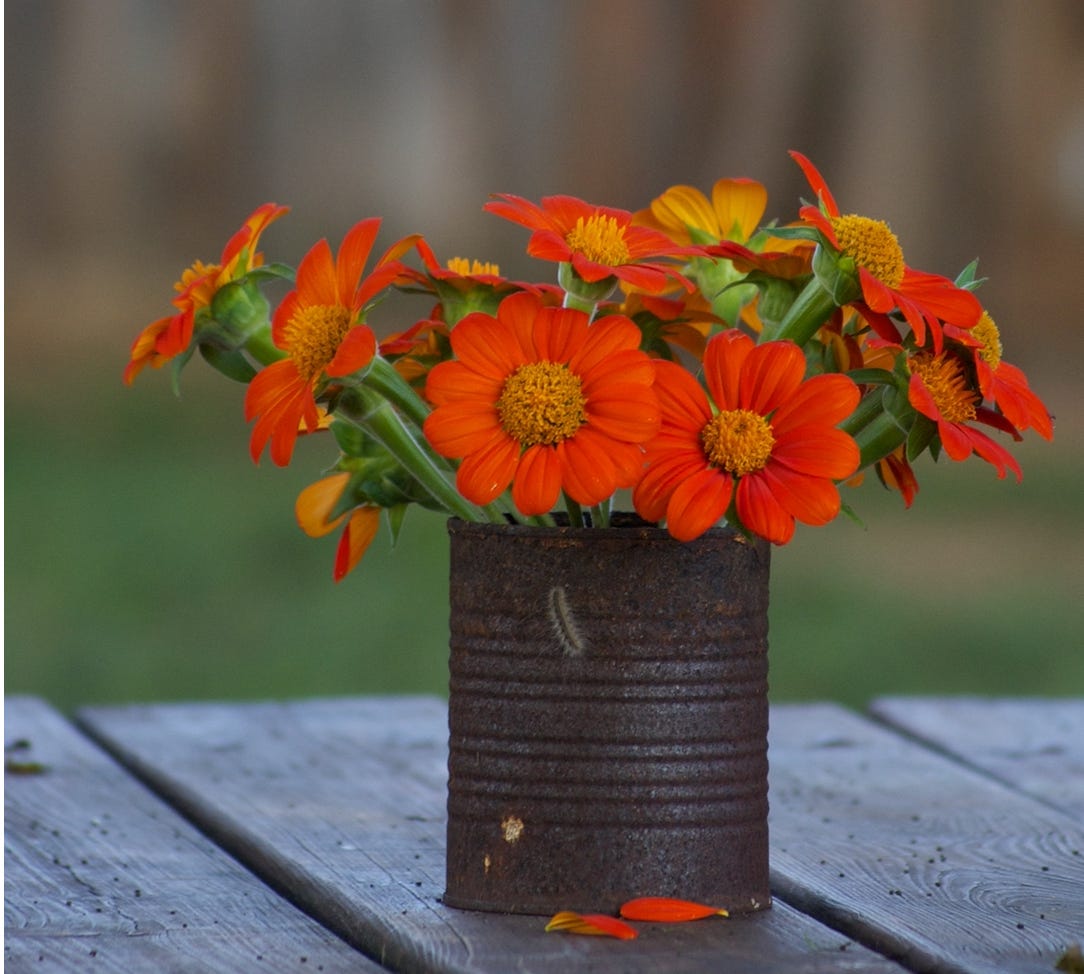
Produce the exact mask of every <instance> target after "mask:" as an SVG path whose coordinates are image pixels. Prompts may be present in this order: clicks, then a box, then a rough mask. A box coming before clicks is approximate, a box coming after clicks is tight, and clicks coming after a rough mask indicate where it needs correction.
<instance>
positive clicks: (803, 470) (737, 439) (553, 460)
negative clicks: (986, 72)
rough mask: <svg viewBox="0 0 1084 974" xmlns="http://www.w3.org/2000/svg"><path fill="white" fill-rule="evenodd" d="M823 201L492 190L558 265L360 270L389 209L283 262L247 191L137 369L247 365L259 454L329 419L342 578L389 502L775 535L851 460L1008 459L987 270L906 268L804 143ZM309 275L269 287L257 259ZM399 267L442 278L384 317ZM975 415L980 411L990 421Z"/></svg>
mask: <svg viewBox="0 0 1084 974" xmlns="http://www.w3.org/2000/svg"><path fill="white" fill-rule="evenodd" d="M791 155H792V156H793V158H794V159H795V161H796V162H797V163H798V165H799V166H800V167H801V169H802V171H803V172H804V174H805V176H806V178H807V180H808V182H809V185H810V188H811V190H812V192H813V194H814V196H815V201H814V202H812V203H807V204H805V205H803V206H801V207H800V209H799V210H798V214H797V219H796V220H794V221H793V222H790V223H787V224H784V225H776V224H770V225H764V226H762V225H761V221H762V219H763V215H764V212H765V209H766V203H767V194H766V191H765V189H764V187H763V186H762V185H761V184H760V183H758V182H756V181H754V180H750V179H721V180H719V181H718V182H717V183H716V184H715V186H714V187H713V189H712V195H711V198H710V199H708V198H707V197H706V196H705V195H704V194H703V193H701V192H700V191H699V190H697V189H695V188H693V187H690V186H673V187H671V188H670V189H668V190H667V191H666V192H665V193H663V194H662V195H661V196H659V197H658V198H656V199H655V200H653V201H652V202H651V204H650V206H648V207H647V208H646V209H644V210H641V211H640V212H637V213H631V212H628V211H625V210H620V209H614V208H611V207H607V206H595V205H591V204H588V203H586V202H584V201H582V200H579V199H575V198H573V197H569V196H553V197H548V198H545V199H543V200H542V201H541V203H540V204H535V203H532V202H530V201H528V200H525V199H522V198H520V197H517V196H511V195H500V196H495V197H493V199H492V200H491V201H490V202H488V203H486V204H485V207H484V209H485V210H487V211H489V212H490V213H494V214H496V215H497V216H500V217H503V218H505V219H507V220H511V221H513V222H515V223H518V224H520V225H522V226H524V227H526V228H527V229H528V230H529V231H531V235H530V238H529V240H528V242H527V252H528V253H529V254H530V255H532V256H534V257H536V258H538V259H540V260H544V261H551V262H553V263H555V264H557V275H556V283H555V284H554V283H532V282H522V281H509V280H506V279H505V278H503V277H501V276H500V272H499V269H498V268H497V267H496V266H495V265H492V264H483V263H479V262H478V261H474V262H468V261H466V260H463V259H459V258H455V259H453V260H450V261H448V262H447V264H441V263H440V261H438V260H437V258H436V256H435V255H434V253H433V251H432V249H431V248H430V247H429V246H428V244H427V243H426V241H425V240H424V238H423V237H422V236H421V235H411V236H408V237H404V238H403V239H401V240H399V241H397V242H396V243H394V244H393V245H392V246H391V247H389V248H388V249H387V250H386V251H384V253H383V254H382V255H381V256H380V257H379V258H378V259H377V260H376V261H375V262H374V263H373V264H372V266H371V267H370V268H369V269H368V271H367V270H366V267H367V264H368V263H369V258H370V256H371V254H372V251H373V247H374V243H375V240H376V236H377V232H378V229H379V227H380V220H379V219H377V218H371V219H364V220H362V221H360V222H359V223H357V224H356V225H355V226H354V227H353V228H352V229H351V230H350V231H349V232H348V233H347V234H346V236H345V238H344V239H343V241H342V244H341V246H340V247H339V250H338V252H337V254H334V255H333V254H332V251H331V248H330V247H329V245H328V243H327V241H326V240H321V241H320V242H319V243H317V244H316V245H315V246H314V247H312V249H311V250H310V251H309V252H308V253H307V254H306V255H305V256H304V257H303V258H302V260H301V262H300V263H299V264H298V266H297V268H296V272H295V270H294V269H293V268H291V267H289V266H287V265H285V264H281V263H267V262H265V261H264V257H263V255H262V254H261V253H260V252H259V251H258V250H257V247H258V245H259V241H260V237H261V235H262V234H263V232H264V231H265V230H266V229H267V228H268V226H270V224H271V223H273V222H274V221H276V220H277V219H278V218H279V217H281V216H282V215H284V214H285V213H286V212H287V208H286V207H283V206H277V205H275V204H272V203H268V204H265V205H263V206H261V207H259V208H258V209H257V210H256V211H255V212H254V213H253V214H252V215H251V216H250V217H249V218H248V220H246V221H245V223H244V225H243V226H242V227H241V229H240V230H239V231H238V232H237V233H236V234H235V235H234V236H233V237H232V238H231V239H230V241H229V242H228V243H227V245H226V247H225V249H224V250H223V252H222V256H221V258H220V259H219V261H218V263H216V264H203V263H201V262H198V261H197V262H196V263H195V264H193V265H192V266H191V267H190V268H189V269H188V270H186V271H185V272H184V274H183V275H182V277H181V279H180V281H179V282H178V283H177V285H176V290H177V291H178V295H177V297H175V298H174V299H173V305H174V307H175V309H176V310H175V311H174V313H173V314H171V315H169V316H167V317H164V318H161V319H159V320H157V321H155V322H153V323H152V324H151V325H149V326H148V327H147V328H145V329H144V330H143V331H142V332H141V333H140V335H139V336H138V337H137V338H136V340H135V342H134V344H133V346H132V349H131V355H130V361H129V363H128V366H127V369H126V370H125V381H127V382H129V383H130V382H131V381H132V380H133V379H134V378H135V376H136V375H137V374H138V373H139V371H140V370H141V369H142V368H143V367H144V366H146V365H151V366H153V367H156V368H157V367H161V366H162V365H164V364H165V363H166V362H171V363H172V366H173V369H174V374H175V377H176V376H179V374H180V371H181V370H182V369H183V367H184V366H185V365H186V364H187V363H188V361H189V359H190V358H191V357H192V355H193V354H194V352H195V351H197V350H198V351H199V352H200V354H201V355H202V357H203V358H204V359H205V360H206V361H207V362H208V363H209V364H210V365H212V366H213V367H215V368H216V369H218V370H219V371H220V372H222V373H223V374H225V375H226V376H228V377H230V378H232V379H236V380H239V381H241V382H243V383H247V385H248V389H247V393H246V395H245V415H246V418H247V419H248V420H249V421H251V422H253V427H252V438H251V453H252V457H253V459H254V460H256V461H258V460H259V458H260V456H261V454H262V453H263V452H264V450H265V448H269V450H270V455H271V459H272V461H273V462H274V463H275V464H278V465H280V466H283V465H286V464H288V463H289V462H290V459H291V456H292V454H293V450H294V445H295V443H296V441H297V438H298V436H300V435H307V434H312V433H316V432H318V431H323V430H329V431H330V434H331V436H332V437H333V438H334V441H335V444H336V446H337V450H338V459H337V460H336V461H335V462H334V463H333V464H332V466H331V467H330V469H329V470H328V471H327V472H326V474H325V475H324V476H323V478H322V479H320V480H319V481H317V482H316V483H314V484H312V485H311V486H309V487H307V488H306V489H305V490H303V491H302V493H301V495H300V496H299V497H298V499H297V503H296V512H297V518H298V521H299V523H300V524H301V527H302V528H303V529H304V530H305V531H306V532H307V533H308V534H310V535H313V536H322V535H325V534H328V533H330V532H332V531H334V530H336V529H337V528H338V527H339V526H341V525H343V524H345V530H344V532H343V534H342V537H341V541H340V544H339V548H338V552H337V557H336V562H335V572H334V574H335V578H336V580H338V579H341V578H342V577H344V576H345V575H346V574H347V573H348V572H349V571H350V570H351V569H352V568H353V567H354V566H355V565H356V564H357V563H358V561H359V560H360V559H361V557H362V555H363V554H364V552H365V550H366V549H367V547H368V546H369V544H370V543H371V542H372V540H373V538H374V536H375V534H376V533H377V531H378V529H379V526H380V523H381V517H380V512H381V511H382V510H383V511H387V513H388V524H389V526H390V529H391V531H392V533H393V536H397V535H398V532H399V530H400V527H401V525H402V521H403V516H404V514H405V512H406V510H407V508H408V507H409V505H411V504H421V505H422V506H424V507H428V508H432V509H436V510H442V511H445V512H447V513H448V514H449V515H452V516H455V517H459V518H463V519H466V520H471V521H494V522H504V521H506V520H508V519H511V520H514V521H519V522H523V523H528V524H552V523H554V521H553V512H554V511H555V509H556V510H562V509H563V510H564V511H565V512H567V516H568V518H569V523H571V524H574V525H579V524H583V523H589V524H592V525H596V526H606V525H608V523H609V517H610V508H611V505H612V504H613V501H614V496H615V494H616V493H617V492H618V491H621V490H631V502H632V505H633V506H634V508H635V510H636V512H637V513H638V514H639V515H640V516H641V517H642V518H644V519H645V520H647V521H649V522H655V523H659V524H664V525H665V526H666V528H667V529H668V530H669V532H670V533H671V534H672V535H673V536H674V537H675V538H677V539H679V540H691V539H693V538H696V537H698V536H699V535H700V534H702V533H703V532H704V531H706V530H707V529H708V528H710V527H712V526H713V525H715V524H717V523H719V522H720V521H722V520H723V519H725V520H726V521H728V522H729V523H731V524H733V525H735V526H737V527H739V528H740V529H741V530H743V531H746V532H750V533H753V534H757V535H760V536H762V537H764V538H767V539H768V540H770V541H772V542H774V543H776V544H785V543H787V542H788V541H789V540H790V539H791V537H792V536H793V533H794V526H795V521H801V522H802V523H804V524H810V525H821V524H826V523H827V522H829V521H831V520H832V519H833V518H835V517H836V515H837V514H838V513H839V512H840V510H841V509H843V508H844V507H845V505H844V504H843V503H842V500H841V497H840V492H839V484H840V483H843V482H851V483H853V482H857V481H858V480H859V479H860V474H861V472H862V471H863V470H864V469H865V468H867V467H873V468H874V470H875V471H876V473H877V476H878V477H879V479H880V481H881V482H882V483H883V484H884V485H886V486H887V487H889V488H892V489H895V490H898V491H899V492H900V494H901V495H902V498H903V502H904V503H905V504H906V505H907V506H910V505H911V503H912V501H913V500H914V497H915V494H916V492H917V491H918V482H917V479H916V476H915V473H914V469H913V464H914V462H915V460H916V459H917V458H918V457H919V456H920V455H921V454H923V453H929V454H930V455H931V456H932V457H933V458H934V459H937V458H938V457H939V456H940V454H941V453H942V452H944V453H946V454H947V455H948V456H949V457H950V458H951V459H952V460H956V461H960V460H965V459H967V458H968V457H970V456H972V455H977V456H978V457H980V458H981V459H983V460H985V461H987V462H988V463H990V464H992V465H993V467H994V468H995V469H996V471H997V474H998V476H999V477H1002V478H1003V477H1005V475H1006V473H1007V472H1008V471H1012V472H1013V473H1014V474H1015V475H1016V477H1017V479H1019V478H1020V477H1021V471H1020V467H1019V465H1018V464H1017V462H1016V460H1015V459H1014V458H1013V456H1012V454H1011V453H1010V452H1009V450H1008V449H1006V447H1005V445H1003V443H1000V442H998V441H996V440H995V439H994V438H993V437H992V436H991V435H990V433H989V432H987V430H991V431H996V432H1000V433H1004V434H1008V436H1009V437H1011V438H1012V439H1015V440H1019V439H1020V437H1021V433H1022V432H1023V431H1024V430H1027V429H1034V430H1035V431H1036V432H1037V433H1038V434H1039V435H1040V436H1042V437H1044V438H1046V439H1051V438H1052V437H1053V421H1052V418H1051V416H1050V414H1049V413H1048V411H1047V409H1046V408H1045V407H1044V405H1043V403H1042V402H1041V400H1040V399H1039V398H1038V396H1037V395H1036V394H1035V393H1034V392H1033V391H1032V390H1031V389H1030V387H1029V385H1028V381H1027V378H1026V376H1025V375H1024V373H1023V372H1022V371H1021V370H1020V369H1019V368H1017V367H1015V366H1013V365H1011V364H1009V363H1008V362H1007V361H1005V360H1004V358H1003V357H1002V346H1001V338H1000V335H999V332H998V328H997V326H996V325H995V324H994V321H993V319H992V318H991V317H990V315H989V313H987V312H986V311H985V310H984V308H983V306H982V304H981V303H980V302H979V299H978V298H977V297H976V296H975V290H976V288H977V287H978V285H979V284H980V283H981V282H980V280H979V279H978V278H977V277H976V270H975V265H974V264H972V265H971V266H969V267H967V268H965V269H964V270H963V272H962V273H960V274H959V275H958V276H957V277H956V279H955V280H950V279H948V278H946V277H941V276H938V275H935V274H929V273H925V272H922V271H918V270H915V269H914V268H912V267H909V266H908V265H907V264H906V263H905V262H904V259H903V253H902V251H901V249H900V245H899V243H898V241H897V239H896V237H895V235H894V234H893V233H892V231H891V230H890V229H889V227H888V226H887V225H886V224H885V223H884V222H882V221H880V220H875V219H871V218H869V217H865V216H858V215H855V214H847V213H843V212H842V211H841V210H840V207H839V205H838V204H837V203H836V200H835V197H834V196H833V195H832V192H831V191H830V190H829V188H828V185H827V184H826V182H825V180H824V178H823V177H822V176H821V174H820V173H819V172H818V170H817V169H816V168H815V167H814V165H813V164H812V163H811V162H810V161H809V160H808V159H806V158H805V157H804V156H802V155H800V154H799V153H797V152H794V153H791ZM283 279H285V280H288V281H290V282H292V284H293V289H292V290H291V291H290V292H289V293H288V294H287V295H286V296H285V298H284V299H283V300H282V301H281V302H280V303H279V304H278V306H277V307H276V308H275V309H274V311H273V312H272V310H271V307H270V303H269V301H268V300H267V298H266V296H265V294H264V290H263V289H264V287H265V285H266V284H267V283H268V282H271V281H281V280H283ZM389 292H397V293H400V294H416V295H422V296H425V297H426V298H427V303H426V306H425V310H424V311H423V313H422V315H418V314H414V315H412V316H411V317H409V318H404V319H403V320H404V323H406V322H412V323H411V324H410V327H406V328H404V329H403V330H401V331H399V332H397V333H395V334H392V335H390V336H389V337H387V338H385V339H383V340H379V341H378V339H377V336H376V334H375V333H374V331H373V330H372V328H371V326H370V325H369V324H367V323H366V318H367V316H368V315H369V313H370V312H371V310H372V309H373V307H374V306H375V305H376V303H377V302H379V301H382V300H383V299H384V298H385V297H386V296H387V295H388V293H389ZM982 427H985V428H986V429H983V428H982Z"/></svg>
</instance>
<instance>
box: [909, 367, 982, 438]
mask: <svg viewBox="0 0 1084 974" xmlns="http://www.w3.org/2000/svg"><path fill="white" fill-rule="evenodd" d="M908 366H909V367H910V369H911V371H912V372H914V373H916V374H918V375H919V376H921V378H922V381H923V383H924V384H925V386H926V388H927V389H928V390H929V391H930V395H931V396H933V401H934V403H935V404H936V406H937V410H938V412H940V413H941V416H942V417H943V418H944V419H945V420H947V421H948V422H950V423H965V422H967V421H968V420H970V419H974V418H975V403H976V402H977V401H978V398H979V397H978V395H977V394H976V393H975V391H974V390H973V389H972V388H971V386H970V385H969V384H968V381H967V376H966V375H965V374H964V367H963V363H962V362H961V361H960V360H959V359H958V358H956V357H955V356H952V355H946V354H945V353H944V352H942V353H941V354H940V355H937V356H932V355H919V356H916V357H915V358H913V359H911V360H910V362H908Z"/></svg>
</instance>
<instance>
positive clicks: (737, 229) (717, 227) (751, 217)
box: [633, 179, 768, 245]
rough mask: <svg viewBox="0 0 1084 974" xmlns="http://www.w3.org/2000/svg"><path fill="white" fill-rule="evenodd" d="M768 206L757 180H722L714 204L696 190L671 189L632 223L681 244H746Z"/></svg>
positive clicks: (765, 191)
mask: <svg viewBox="0 0 1084 974" xmlns="http://www.w3.org/2000/svg"><path fill="white" fill-rule="evenodd" d="M767 205H768V191H767V190H766V189H765V188H764V185H763V184H762V183H758V182H757V181H756V180H755V179H720V180H718V181H717V182H716V183H715V185H714V186H713V187H712V190H711V200H708V198H707V197H706V196H705V195H704V194H703V193H702V192H700V190H698V189H697V188H696V187H695V186H684V185H683V186H671V187H670V188H669V189H668V190H666V192H665V193H663V194H661V195H660V196H657V197H656V198H655V199H653V200H652V201H651V205H650V207H648V208H647V209H646V210H641V211H640V212H639V213H636V214H635V215H634V216H633V219H634V220H635V222H636V223H638V224H640V225H641V226H645V227H652V228H653V229H655V230H659V231H661V232H662V233H665V234H666V235H667V236H668V237H669V238H670V239H671V240H673V241H674V242H675V243H680V244H686V245H689V244H708V243H718V242H719V241H720V240H739V241H746V240H748V239H749V238H750V237H751V236H753V234H754V233H755V232H756V229H757V227H758V226H760V221H761V219H762V218H763V216H764V209H765V207H766V206H767Z"/></svg>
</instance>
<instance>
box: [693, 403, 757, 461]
mask: <svg viewBox="0 0 1084 974" xmlns="http://www.w3.org/2000/svg"><path fill="white" fill-rule="evenodd" d="M700 440H701V442H702V443H703V444H704V452H705V453H706V454H707V457H708V460H709V461H710V462H711V464H712V466H714V467H721V468H722V469H723V470H726V471H727V472H729V473H732V474H733V475H734V476H735V477H743V476H745V475H746V474H750V473H755V472H756V471H757V470H763V469H764V467H765V465H766V464H767V463H768V459H769V457H771V455H772V447H773V446H775V437H774V436H773V435H772V427H771V424H770V423H769V422H768V421H767V420H766V419H765V418H764V417H763V416H761V415H760V413H754V412H753V411H752V410H749V409H728V410H724V411H723V412H721V413H719V414H718V415H716V416H715V418H714V419H712V421H711V422H710V423H708V425H707V426H705V427H704V428H703V429H702V430H701V431H700Z"/></svg>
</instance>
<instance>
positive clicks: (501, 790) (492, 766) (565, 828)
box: [444, 517, 770, 914]
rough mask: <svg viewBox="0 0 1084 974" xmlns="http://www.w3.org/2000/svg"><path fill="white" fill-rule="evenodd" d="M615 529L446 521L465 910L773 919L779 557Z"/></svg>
mask: <svg viewBox="0 0 1084 974" xmlns="http://www.w3.org/2000/svg"><path fill="white" fill-rule="evenodd" d="M614 523H615V524H616V525H618V526H614V527H610V528H605V529H595V528H567V527H564V528H563V527H558V528H534V527H523V526H518V525H489V524H468V523H465V522H462V521H457V520H452V521H450V522H449V533H450V536H451V619H450V632H451V665H450V687H449V690H450V692H449V731H450V740H449V744H450V749H449V758H448V770H449V778H448V858H447V889H446V892H445V895H444V901H445V902H446V903H447V904H449V905H450V906H455V907H461V908H464V909H475V910H490V911H497V912H505V913H532V914H551V913H555V912H556V911H558V910H565V909H571V910H580V911H594V912H599V911H601V912H614V911H616V909H617V908H618V906H619V905H620V904H621V903H623V902H625V901H627V900H629V899H633V898H635V897H638V896H671V897H678V898H682V899H690V900H697V901H701V902H705V903H710V904H713V905H716V906H719V907H725V908H726V909H728V910H730V911H732V912H748V911H752V910H758V909H762V908H764V907H767V906H768V905H769V904H770V893H769V881H768V755H767V749H768V748H767V734H768V696H767V691H768V685H767V676H768V652H767V651H768V576H769V560H770V550H769V546H768V544H767V542H764V541H762V540H760V539H756V540H751V539H747V538H745V537H742V536H740V535H738V534H736V533H735V532H734V531H732V530H730V529H728V528H714V529H712V530H711V531H709V532H707V533H706V534H705V535H703V536H702V537H700V538H698V539H697V540H695V541H693V542H690V543H680V542H677V541H675V540H674V539H672V538H671V537H670V536H669V535H668V534H667V532H666V531H665V530H662V529H659V528H655V527H652V526H649V525H644V524H643V523H642V522H639V521H637V520H636V519H635V518H631V517H626V518H625V519H623V520H619V519H618V518H615V519H614Z"/></svg>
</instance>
